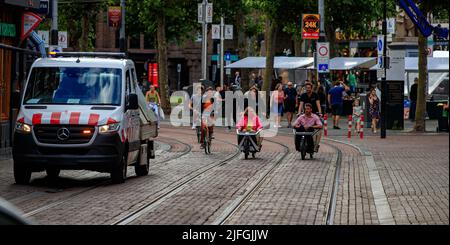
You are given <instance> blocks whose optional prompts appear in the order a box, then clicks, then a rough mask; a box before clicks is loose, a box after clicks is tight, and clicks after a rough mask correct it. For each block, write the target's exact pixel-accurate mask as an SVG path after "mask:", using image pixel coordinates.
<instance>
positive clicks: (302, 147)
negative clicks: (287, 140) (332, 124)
mask: <svg viewBox="0 0 450 245" xmlns="http://www.w3.org/2000/svg"><path fill="white" fill-rule="evenodd" d="M321 130H322V129H315V130H314V132H297V131H296V130H295V129H293V132H294V140H295V138H296V137H297V136H300V143H299V145H298V148H296V150H297V151H298V152H300V153H301V156H302V160H305V159H306V154H307V153H309V156H310V158H311V159H313V158H314V150H312V151H308V149H314V148H315V145H316V144H317V143H318V142H314V136H315V135H316V134H318V133H319V132H320V131H321ZM307 136H309V137H312V138H313V145H312V146H310V145H309V143H308V140H307V138H306V137H307Z"/></svg>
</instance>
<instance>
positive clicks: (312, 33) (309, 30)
mask: <svg viewBox="0 0 450 245" xmlns="http://www.w3.org/2000/svg"><path fill="white" fill-rule="evenodd" d="M319 33H320V15H318V14H304V15H303V18H302V38H303V39H319Z"/></svg>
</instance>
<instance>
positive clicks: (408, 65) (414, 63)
mask: <svg viewBox="0 0 450 245" xmlns="http://www.w3.org/2000/svg"><path fill="white" fill-rule="evenodd" d="M448 59H449V58H448V57H446V58H444V57H437V58H436V57H428V72H449V69H448ZM377 69H378V68H377V65H374V66H373V67H372V68H370V70H377ZM405 72H419V58H418V57H405Z"/></svg>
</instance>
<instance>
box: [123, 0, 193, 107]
mask: <svg viewBox="0 0 450 245" xmlns="http://www.w3.org/2000/svg"><path fill="white" fill-rule="evenodd" d="M127 6H128V7H127V11H128V12H129V14H128V15H127V24H128V27H129V30H130V31H131V32H130V33H132V32H139V33H140V32H143V33H145V34H147V35H148V36H156V44H157V57H158V73H159V88H160V95H161V107H162V108H163V109H164V110H166V111H168V110H170V101H169V85H168V62H167V61H168V60H167V48H168V42H170V41H176V42H178V43H181V42H182V41H183V40H185V39H186V38H192V33H193V32H194V30H196V29H197V28H198V24H197V22H196V18H192V16H196V15H197V2H195V1H183V0H129V1H127Z"/></svg>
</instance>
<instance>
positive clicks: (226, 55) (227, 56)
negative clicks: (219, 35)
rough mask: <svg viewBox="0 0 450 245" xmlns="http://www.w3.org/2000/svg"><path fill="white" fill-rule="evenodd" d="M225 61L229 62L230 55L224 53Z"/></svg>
mask: <svg viewBox="0 0 450 245" xmlns="http://www.w3.org/2000/svg"><path fill="white" fill-rule="evenodd" d="M225 60H226V61H230V60H231V54H230V53H225Z"/></svg>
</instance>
